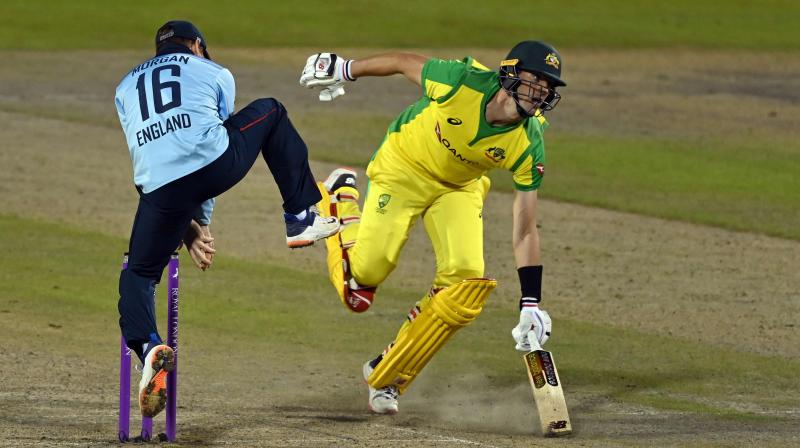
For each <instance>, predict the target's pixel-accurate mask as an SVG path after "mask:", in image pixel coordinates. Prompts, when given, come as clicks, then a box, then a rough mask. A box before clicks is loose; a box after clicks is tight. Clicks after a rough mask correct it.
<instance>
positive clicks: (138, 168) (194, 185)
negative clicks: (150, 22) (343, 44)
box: [115, 21, 339, 417]
mask: <svg viewBox="0 0 800 448" xmlns="http://www.w3.org/2000/svg"><path fill="white" fill-rule="evenodd" d="M235 95H236V93H235V84H234V80H233V76H232V75H231V73H230V71H228V69H226V68H224V67H222V66H220V65H218V64H216V63H214V62H212V61H211V60H210V58H209V55H208V51H207V49H206V41H205V39H204V38H203V36H202V34H200V31H199V30H198V29H197V28H196V27H195V26H194V25H192V24H191V23H189V22H185V21H170V22H167V23H166V24H164V25H163V26H162V27H161V28H159V29H158V31H157V33H156V55H155V57H153V58H152V59H150V60H147V61H145V62H143V63H141V64H139V65H137V66H136V67H134V68H133V69H132V70H131V71H130V72H128V73H127V74H126V75H125V77H124V78H123V79H122V81H121V82H120V84H119V86H118V87H117V91H116V97H115V102H116V106H117V112H118V114H119V120H120V123H121V124H122V129H123V130H124V132H125V137H126V140H127V143H128V148H129V150H130V155H131V160H132V162H133V181H134V184H135V185H136V189H137V191H138V192H139V206H138V209H137V211H136V217H135V218H134V222H133V229H132V231H131V239H130V245H129V259H128V268H127V269H126V270H123V271H122V272H121V274H120V280H119V292H120V300H119V305H118V307H119V313H120V320H119V323H120V328H121V329H122V335H123V336H124V338H125V341H126V344H127V345H128V347H129V348H130V349H131V350H133V351H134V352H135V353H136V354H137V355H138V356H139V359H140V360H141V361H142V363H143V371H142V380H141V382H140V384H139V405H140V408H141V410H142V414H143V415H145V416H150V417H152V416H154V415H156V414H158V413H159V412H161V410H163V409H164V406H165V404H166V390H165V387H164V384H165V383H164V378H165V377H166V373H167V372H168V371H170V370H172V369H173V368H174V354H173V353H172V349H171V348H170V347H168V346H167V345H165V344H163V341H162V339H161V337H160V336H159V334H158V330H157V328H156V319H155V304H154V291H155V285H156V284H157V283H158V282H159V281H160V279H161V274H162V272H163V270H164V268H165V267H166V265H167V263H168V261H169V258H170V254H171V253H172V252H173V251H175V249H176V248H177V247H179V245H180V244H181V243H182V242H185V243H186V246H187V249H189V253H190V254H191V256H192V259H193V260H194V261H195V263H196V264H197V265H198V266H199V267H200V268H201V269H205V268H207V267H208V266H209V265H210V264H211V260H212V257H213V254H214V252H215V251H214V248H213V238H211V234H210V232H209V230H208V225H209V224H210V222H211V214H212V211H213V209H214V198H215V197H216V196H218V195H220V194H222V193H223V192H225V191H227V190H228V189H230V188H231V187H233V186H234V185H236V183H238V182H239V181H240V180H242V179H243V178H244V176H245V175H246V174H247V172H248V171H249V170H250V168H251V167H252V166H253V164H254V163H255V160H256V159H257V158H258V155H259V154H260V155H261V156H262V157H263V158H264V160H265V161H266V163H267V166H268V167H269V170H270V171H271V173H272V176H273V177H274V179H275V182H276V183H277V184H278V189H279V191H280V193H281V196H282V198H283V209H284V219H285V221H286V241H287V244H288V245H289V247H303V246H307V245H310V244H313V243H314V241H317V240H320V239H323V238H327V237H329V236H331V235H334V234H335V233H336V232H337V231H338V230H339V223H338V221H337V220H336V219H335V218H323V217H321V216H319V214H318V213H317V211H316V209H315V207H314V204H316V203H317V202H319V201H320V199H321V196H320V193H319V190H318V189H317V187H316V183H315V180H314V177H313V175H312V174H311V170H310V168H309V165H308V150H307V148H306V145H305V143H304V142H303V140H302V139H301V138H300V136H299V135H298V133H297V131H296V130H295V129H294V127H293V126H292V124H291V122H290V121H289V118H288V117H287V112H286V109H285V108H284V107H283V105H282V104H281V103H279V102H278V101H276V100H275V99H272V98H265V99H260V100H256V101H254V102H252V103H250V104H249V105H247V107H245V108H244V109H242V110H240V111H239V112H237V113H234V98H235Z"/></svg>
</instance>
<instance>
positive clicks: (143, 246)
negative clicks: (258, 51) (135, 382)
mask: <svg viewBox="0 0 800 448" xmlns="http://www.w3.org/2000/svg"><path fill="white" fill-rule="evenodd" d="M224 126H225V128H226V129H227V130H228V136H229V141H230V143H229V145H228V148H227V149H226V150H225V152H224V153H223V154H222V155H221V156H220V157H219V158H218V159H217V160H215V161H214V162H212V163H211V164H209V165H207V166H205V167H204V168H201V169H199V170H197V171H195V172H193V173H191V174H188V175H186V176H184V177H182V178H180V179H177V180H174V181H172V182H170V183H168V184H166V185H164V186H162V187H160V188H158V189H156V190H154V191H151V192H150V193H147V194H145V193H142V192H141V191H140V192H139V206H138V209H137V210H136V217H135V218H134V221H133V229H132V231H131V239H130V244H129V247H128V252H129V257H128V269H126V270H123V271H122V272H121V273H120V278H119V294H120V299H119V303H118V309H119V315H120V319H119V325H120V328H121V329H122V335H123V336H124V337H125V341H126V343H127V345H128V347H130V348H131V350H133V351H134V352H136V354H137V355H139V358H142V357H143V353H142V344H144V343H147V342H152V343H161V342H162V340H161V337H160V336H159V335H158V330H157V326H156V316H155V303H154V298H155V297H154V293H155V287H156V284H158V283H159V282H160V281H161V274H162V272H163V271H164V268H165V267H166V266H167V263H168V262H169V257H170V254H172V253H173V252H174V251H175V249H176V248H177V247H178V245H179V244H180V243H181V240H182V238H183V235H184V233H185V232H186V230H187V228H188V226H189V223H190V222H191V220H192V217H193V216H194V215H195V212H196V211H197V209H198V208H199V207H200V205H201V204H202V203H203V202H205V201H206V200H208V199H211V198H214V197H217V196H219V195H220V194H222V193H224V192H225V191H227V190H229V189H230V188H231V187H233V186H234V185H236V184H237V183H238V182H239V181H240V180H242V179H243V178H244V176H245V175H246V174H247V172H248V171H249V170H250V168H251V167H252V166H253V164H254V163H255V161H256V159H257V158H258V155H259V154H261V156H262V157H263V158H264V160H265V161H266V162H267V166H268V167H269V170H270V172H271V173H272V177H273V178H274V179H275V182H276V183H277V184H278V189H279V190H280V193H281V197H282V198H283V208H284V210H285V211H286V212H287V213H300V212H301V211H303V210H305V209H306V208H308V207H309V206H311V205H313V204H316V203H317V202H319V200H320V199H322V198H321V196H320V193H319V190H317V187H316V184H315V181H314V176H313V175H312V173H311V169H310V167H309V165H308V149H307V148H306V145H305V143H304V142H303V140H302V138H300V135H299V134H298V133H297V131H296V130H295V128H294V126H292V123H291V122H290V121H289V118H288V116H287V113H286V109H285V108H284V107H283V105H282V104H281V103H279V102H278V101H276V100H274V99H272V98H266V99H260V100H256V101H254V102H252V103H250V104H249V105H248V106H247V107H245V108H244V109H242V110H241V111H239V112H238V113H236V114H234V115H231V116H230V117H229V118H228V119H227V120H226V121H225V123H224Z"/></svg>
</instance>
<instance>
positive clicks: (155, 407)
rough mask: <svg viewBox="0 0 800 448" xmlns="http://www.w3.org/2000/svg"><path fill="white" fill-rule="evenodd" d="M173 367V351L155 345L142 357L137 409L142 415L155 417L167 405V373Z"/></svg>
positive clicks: (162, 345)
mask: <svg viewBox="0 0 800 448" xmlns="http://www.w3.org/2000/svg"><path fill="white" fill-rule="evenodd" d="M174 369H175V352H173V351H172V347H170V346H168V345H164V344H161V345H156V346H155V347H153V348H152V349H151V350H150V351H149V352H148V353H147V355H146V356H145V358H144V365H143V366H142V380H141V381H140V382H139V409H141V411H142V415H143V416H144V417H155V416H156V415H158V413H159V412H161V411H163V410H164V407H166V405H167V373H169V372H172V371H173V370H174Z"/></svg>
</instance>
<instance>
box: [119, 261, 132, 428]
mask: <svg viewBox="0 0 800 448" xmlns="http://www.w3.org/2000/svg"><path fill="white" fill-rule="evenodd" d="M125 269H128V254H125V255H124V256H123V257H122V270H125ZM119 340H120V344H119V424H118V431H117V438H119V441H120V442H127V441H128V435H129V434H130V423H131V420H130V419H131V351H130V349H129V348H128V346H127V345H125V338H124V337H122V336H120V338H119Z"/></svg>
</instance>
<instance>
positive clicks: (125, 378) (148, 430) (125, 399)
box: [117, 253, 179, 442]
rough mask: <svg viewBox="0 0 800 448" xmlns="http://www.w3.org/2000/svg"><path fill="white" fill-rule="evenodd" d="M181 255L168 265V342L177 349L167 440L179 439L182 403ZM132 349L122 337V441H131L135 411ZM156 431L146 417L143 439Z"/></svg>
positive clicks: (169, 391)
mask: <svg viewBox="0 0 800 448" xmlns="http://www.w3.org/2000/svg"><path fill="white" fill-rule="evenodd" d="M178 267H179V262H178V254H177V253H173V254H172V256H171V257H170V260H169V268H168V279H167V288H168V296H169V298H168V308H167V326H168V327H167V345H169V346H170V347H172V350H174V352H175V369H174V370H173V371H172V372H170V373H168V374H167V425H166V427H167V431H166V436H167V440H169V441H170V442H174V441H175V433H176V431H175V430H176V420H177V419H176V417H177V407H178V406H177V404H178V283H179V279H178ZM127 268H128V254H127V253H126V254H125V256H124V257H123V259H122V269H123V270H124V269H127ZM131 353H132V351H131V349H129V348H128V346H127V345H126V344H125V338H123V337H120V353H119V422H118V431H117V438H118V439H119V441H120V442H128V441H130V416H131V415H130V414H131ZM152 434H153V419H152V418H149V417H142V431H141V433H140V439H141V440H142V441H149V440H150V438H151V437H152Z"/></svg>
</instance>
